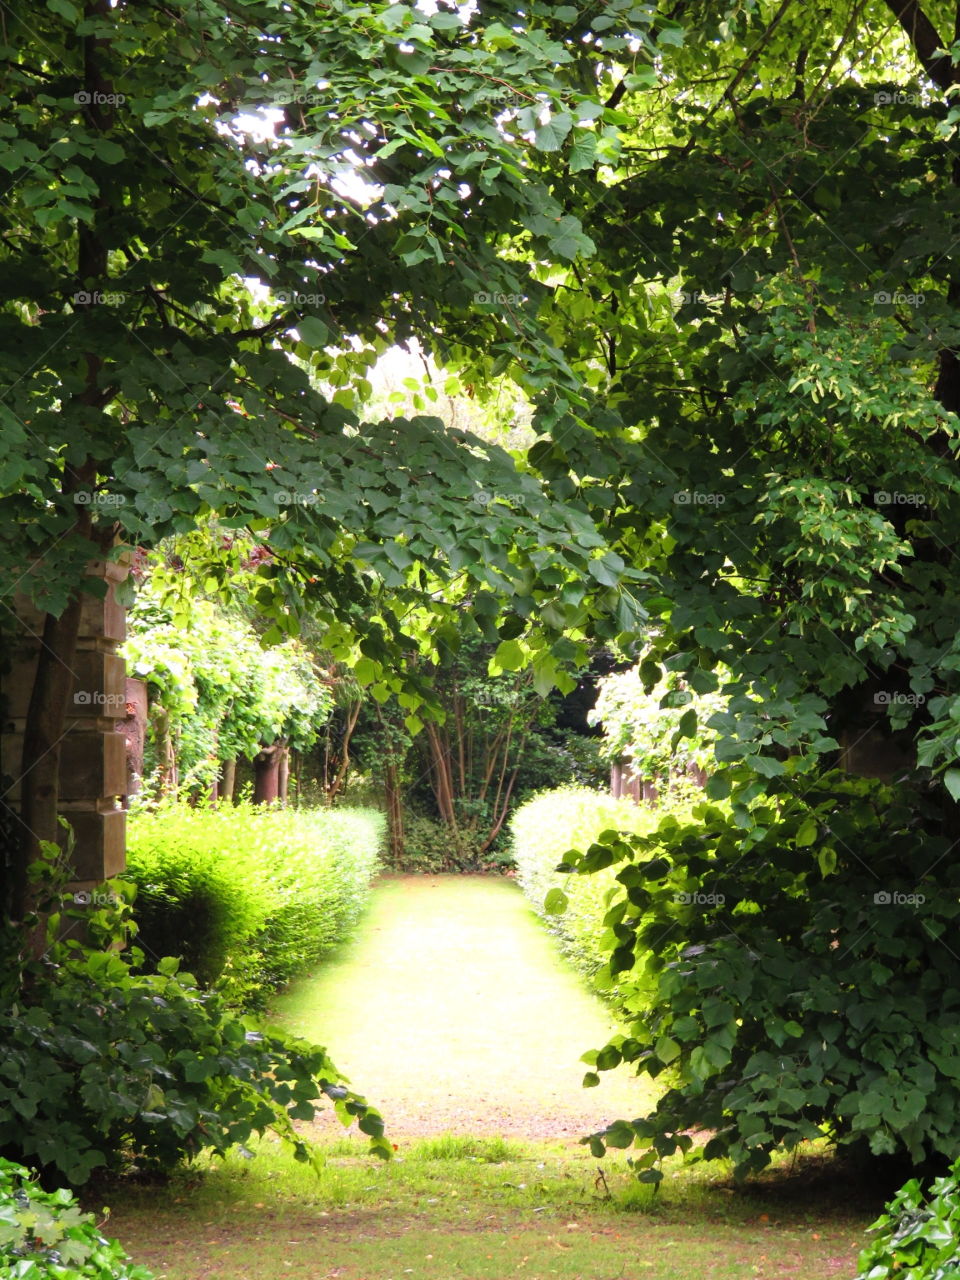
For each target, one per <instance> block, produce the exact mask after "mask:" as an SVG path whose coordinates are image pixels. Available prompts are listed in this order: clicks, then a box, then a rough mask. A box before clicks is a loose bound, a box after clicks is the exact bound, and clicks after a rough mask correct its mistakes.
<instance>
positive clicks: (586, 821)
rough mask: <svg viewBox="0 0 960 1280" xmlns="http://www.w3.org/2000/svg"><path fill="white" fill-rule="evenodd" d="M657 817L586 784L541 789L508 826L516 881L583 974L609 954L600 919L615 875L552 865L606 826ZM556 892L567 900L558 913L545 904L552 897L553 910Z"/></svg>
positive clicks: (639, 825) (630, 827)
mask: <svg viewBox="0 0 960 1280" xmlns="http://www.w3.org/2000/svg"><path fill="white" fill-rule="evenodd" d="M656 821H657V819H656V815H655V813H654V811H653V810H651V809H649V808H644V807H642V806H640V805H635V804H633V803H632V802H631V801H629V800H614V799H613V797H612V796H610V795H604V794H603V793H602V792H599V791H590V790H588V789H587V788H586V787H559V788H557V789H556V790H554V791H544V792H541V794H540V795H538V796H534V797H533V799H531V800H528V801H527V802H526V803H525V804H523V805H521V806H520V808H519V809H517V811H516V812H515V813H514V815H513V819H512V821H511V824H510V830H511V835H512V842H513V857H514V861H515V862H516V867H517V883H518V884H519V885H520V888H521V889H522V890H523V892H524V894H525V895H526V896H527V898H528V899H529V900H530V903H531V904H532V906H533V908H534V910H535V911H537V912H538V913H539V914H540V916H542V917H543V919H544V920H545V921H546V922H547V924H548V925H549V928H550V929H551V931H552V932H553V933H554V934H555V935H556V937H557V939H558V941H559V942H560V945H561V947H562V948H563V950H564V951H565V952H566V953H567V954H568V955H569V956H570V958H571V959H572V960H573V962H574V963H575V964H576V965H577V966H578V967H579V968H580V969H582V970H583V971H584V972H586V973H588V974H591V975H593V974H596V973H597V971H598V970H599V969H600V967H601V965H602V964H603V963H604V961H605V960H606V959H607V958H608V956H609V949H608V948H606V947H605V946H604V943H603V939H604V935H605V933H606V928H605V926H604V923H603V918H604V916H605V914H606V910H607V908H606V901H607V897H608V895H609V894H610V892H611V891H613V890H615V889H616V882H615V879H614V875H615V873H614V872H613V871H612V870H611V871H605V872H599V873H598V874H597V875H591V876H583V877H580V876H577V877H572V876H569V875H564V874H563V873H562V872H559V871H557V865H558V864H559V863H560V862H561V860H562V859H563V856H564V854H566V853H567V851H568V850H570V849H572V848H587V847H588V846H589V845H591V844H593V842H594V841H595V840H597V839H598V838H599V836H600V833H601V832H603V831H605V830H608V829H610V828H619V829H621V830H625V831H636V832H641V831H649V830H651V829H652V828H653V827H654V826H655V825H656ZM557 894H563V895H564V897H563V898H562V899H560V901H566V909H565V910H564V912H563V913H562V914H557V913H556V910H555V909H553V910H548V909H547V907H546V906H545V903H546V902H547V897H548V895H551V896H550V907H551V908H554V903H555V902H557V901H558V899H557Z"/></svg>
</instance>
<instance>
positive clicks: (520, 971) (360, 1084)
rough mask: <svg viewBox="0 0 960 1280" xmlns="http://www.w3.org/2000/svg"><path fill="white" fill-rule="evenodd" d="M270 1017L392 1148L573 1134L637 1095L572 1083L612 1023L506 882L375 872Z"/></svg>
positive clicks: (630, 1089) (640, 1088)
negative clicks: (324, 1067) (326, 947)
mask: <svg viewBox="0 0 960 1280" xmlns="http://www.w3.org/2000/svg"><path fill="white" fill-rule="evenodd" d="M276 1014H277V1015H278V1018H279V1020H280V1021H281V1022H282V1023H283V1024H284V1025H286V1026H288V1027H289V1028H290V1029H291V1030H294V1031H296V1032H297V1033H298V1034H300V1035H303V1036H305V1037H306V1038H308V1039H316V1040H320V1042H321V1043H323V1044H326V1045H327V1047H328V1048H329V1050H330V1052H331V1054H332V1056H333V1059H334V1061H335V1062H336V1063H337V1065H338V1066H339V1067H340V1068H341V1070H343V1071H345V1072H346V1073H347V1075H348V1076H349V1077H350V1080H351V1083H352V1084H353V1086H354V1087H355V1088H357V1089H358V1090H359V1091H360V1092H361V1093H365V1094H366V1095H367V1096H368V1097H369V1099H370V1101H372V1102H374V1103H375V1104H376V1105H378V1106H379V1107H380V1108H381V1110H382V1112H383V1114H384V1116H385V1118H386V1120H387V1125H388V1129H389V1131H390V1133H391V1135H394V1140H395V1141H396V1140H397V1138H402V1137H407V1136H414V1135H417V1136H419V1135H427V1134H436V1133H441V1132H445V1131H450V1132H456V1133H470V1134H504V1135H508V1136H515V1137H523V1138H538V1139H554V1138H574V1137H580V1136H581V1135H582V1134H584V1133H588V1132H590V1131H592V1130H593V1129H596V1128H599V1127H600V1126H601V1125H602V1124H604V1123H606V1122H608V1121H610V1120H614V1119H616V1118H617V1117H618V1116H624V1117H627V1118H629V1117H631V1116H634V1115H638V1114H640V1112H642V1111H643V1110H645V1109H646V1107H647V1106H648V1104H649V1102H650V1100H651V1097H652V1094H651V1090H650V1085H649V1084H648V1083H646V1082H645V1081H644V1082H641V1081H640V1080H637V1079H636V1078H632V1077H631V1076H630V1075H629V1074H628V1073H627V1072H622V1073H617V1072H613V1073H608V1074H607V1075H605V1076H604V1077H603V1078H602V1081H601V1084H600V1086H599V1087H597V1088H595V1089H584V1088H582V1086H581V1080H582V1078H583V1073H584V1071H585V1070H586V1068H585V1066H584V1065H583V1063H581V1062H580V1061H579V1058H580V1055H581V1054H582V1053H583V1052H584V1051H585V1050H586V1049H591V1048H599V1047H600V1046H601V1045H603V1044H604V1043H605V1042H606V1040H607V1037H608V1035H609V1034H610V1033H611V1032H612V1031H614V1030H615V1029H616V1027H615V1025H614V1023H613V1022H612V1021H611V1019H610V1016H609V1014H608V1012H607V1010H606V1009H605V1007H604V1006H603V1005H602V1004H601V1003H600V1002H599V1001H598V1000H597V999H596V997H595V996H593V995H592V994H591V993H590V992H589V991H588V990H587V989H586V987H585V986H584V985H583V983H582V982H581V980H580V978H579V977H578V976H577V974H575V973H574V971H573V970H572V969H571V968H570V967H569V966H568V965H567V964H566V963H565V962H564V961H563V960H562V959H561V958H560V957H559V956H558V954H557V951H556V947H555V946H554V944H553V942H552V940H551V939H550V938H549V936H548V935H547V934H546V933H545V931H544V930H543V929H542V927H541V926H540V924H539V922H538V921H537V919H536V917H535V916H534V915H533V913H532V912H531V911H530V908H529V906H528V905H527V903H526V901H525V899H524V898H523V896H522V895H521V893H520V891H519V890H518V889H517V887H516V885H515V884H514V883H513V882H512V881H510V880H503V879H494V878H492V877H488V876H454V875H441V876H401V877H396V878H391V879H388V880H384V881H382V882H381V884H380V885H379V886H378V887H377V889H376V891H375V893H374V897H373V903H372V906H371V909H370V913H369V915H368V916H367V917H366V919H365V921H364V923H363V925H362V926H361V929H360V932H359V934H358V936H357V937H356V938H355V940H354V941H353V942H352V943H351V944H350V945H348V946H347V947H346V948H344V949H343V951H342V952H341V953H340V954H339V955H338V956H337V957H336V958H335V959H334V960H333V961H332V962H328V963H327V964H325V965H323V966H322V967H321V968H320V969H319V970H318V972H317V973H316V974H315V975H313V976H311V977H309V978H306V979H303V980H301V981H300V982H298V983H297V984H296V985H295V986H294V987H293V989H292V990H291V991H290V992H289V993H288V994H287V995H286V996H285V997H283V998H282V999H281V1000H280V1001H279V1002H278V1004H277V1006H276Z"/></svg>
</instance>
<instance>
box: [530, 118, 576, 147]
mask: <svg viewBox="0 0 960 1280" xmlns="http://www.w3.org/2000/svg"><path fill="white" fill-rule="evenodd" d="M572 128H573V116H572V115H571V114H570V112H569V111H559V112H557V114H556V115H552V116H551V117H550V119H549V120H547V122H546V123H545V124H541V125H538V126H537V128H536V130H535V131H534V145H535V146H536V147H537V150H538V151H559V150H560V148H561V147H562V146H563V143H564V140H565V139H566V136H567V134H568V133H569V132H570V130H571V129H572Z"/></svg>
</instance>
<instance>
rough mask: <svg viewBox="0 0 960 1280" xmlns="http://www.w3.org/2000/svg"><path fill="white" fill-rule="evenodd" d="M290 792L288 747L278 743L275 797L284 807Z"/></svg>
mask: <svg viewBox="0 0 960 1280" xmlns="http://www.w3.org/2000/svg"><path fill="white" fill-rule="evenodd" d="M289 792H290V748H289V747H288V746H287V744H286V743H285V742H284V743H281V744H280V751H279V752H278V759H277V797H278V799H279V801H280V803H281V804H282V805H283V807H284V808H286V806H287V799H288V796H289Z"/></svg>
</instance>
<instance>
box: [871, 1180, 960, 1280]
mask: <svg viewBox="0 0 960 1280" xmlns="http://www.w3.org/2000/svg"><path fill="white" fill-rule="evenodd" d="M870 1230H871V1231H873V1232H876V1238H875V1239H874V1240H873V1241H871V1243H870V1244H868V1245H867V1247H866V1248H865V1249H864V1250H863V1252H862V1253H861V1254H860V1260H859V1262H860V1270H859V1272H858V1273H857V1280H891V1277H894V1276H895V1277H896V1278H897V1280H949V1277H950V1276H955V1275H956V1274H957V1272H958V1269H960V1161H957V1162H954V1164H953V1166H952V1167H951V1169H950V1172H949V1173H948V1174H946V1175H945V1176H944V1177H942V1178H937V1179H936V1180H935V1182H934V1184H933V1186H932V1188H931V1189H930V1192H929V1194H927V1195H925V1194H924V1192H923V1190H922V1188H921V1186H920V1183H919V1182H918V1181H917V1179H916V1178H912V1179H911V1180H910V1181H909V1182H908V1183H907V1184H906V1186H904V1187H902V1188H901V1189H900V1191H899V1192H898V1193H897V1195H896V1196H895V1197H894V1199H893V1200H892V1201H891V1203H890V1204H888V1205H887V1207H886V1209H885V1211H884V1213H883V1214H882V1215H881V1217H880V1218H879V1219H878V1220H877V1221H876V1222H875V1223H874V1224H873V1226H872V1227H871V1228H870Z"/></svg>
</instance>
